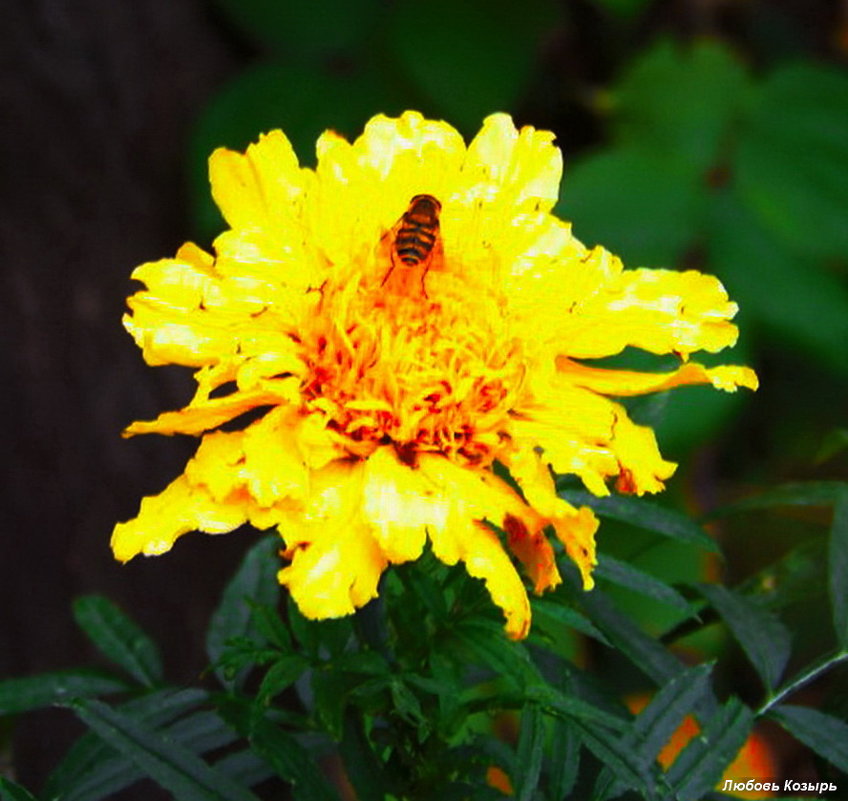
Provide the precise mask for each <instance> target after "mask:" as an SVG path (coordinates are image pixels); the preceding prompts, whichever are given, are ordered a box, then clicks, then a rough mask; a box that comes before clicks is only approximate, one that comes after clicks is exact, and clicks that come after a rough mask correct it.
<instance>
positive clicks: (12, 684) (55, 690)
mask: <svg viewBox="0 0 848 801" xmlns="http://www.w3.org/2000/svg"><path fill="white" fill-rule="evenodd" d="M128 689H129V686H128V685H127V683H126V682H125V681H124V680H123V679H119V678H117V677H115V676H110V675H109V674H108V673H102V672H99V671H95V670H63V671H58V672H56V673H42V674H40V675H38V676H27V677H25V678H20V679H7V680H6V681H4V682H0V714H2V715H16V714H18V713H20V712H29V711H30V710H33V709H44V708H45V707H49V706H53V705H54V704H57V703H62V702H64V701H67V700H68V699H69V698H77V697H89V696H95V695H110V694H112V693H120V692H126V691H127V690H128Z"/></svg>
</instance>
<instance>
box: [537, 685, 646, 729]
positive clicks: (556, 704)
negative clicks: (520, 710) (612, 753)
mask: <svg viewBox="0 0 848 801" xmlns="http://www.w3.org/2000/svg"><path fill="white" fill-rule="evenodd" d="M523 697H524V699H525V700H526V701H529V702H532V703H534V704H537V705H539V706H540V707H542V708H543V709H544V710H545V711H546V712H547V713H548V714H549V715H553V716H556V717H558V718H564V719H566V720H570V721H580V722H581V723H591V724H593V725H597V726H603V727H605V728H608V729H610V730H611V731H613V732H618V734H619V736H620V734H621V732H623V731H626V729H627V728H628V726H629V725H630V721H629V720H628V719H626V718H624V717H622V716H621V715H618V714H613V713H610V712H607V711H606V710H605V709H600V708H599V707H597V706H595V705H594V704H592V703H589V702H588V701H583V700H581V699H580V698H577V697H576V696H574V695H569V694H566V693H564V692H562V691H560V690H558V689H556V688H555V687H551V686H550V685H548V684H546V683H544V682H542V683H539V684H535V685H533V686H531V687H528V688H527V689H526V690H525V691H524V693H523Z"/></svg>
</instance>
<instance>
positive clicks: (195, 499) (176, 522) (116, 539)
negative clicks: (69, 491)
mask: <svg viewBox="0 0 848 801" xmlns="http://www.w3.org/2000/svg"><path fill="white" fill-rule="evenodd" d="M246 519H247V518H246V514H245V510H244V506H243V504H242V503H241V502H234V503H226V502H224V503H220V502H217V501H215V500H214V499H213V498H212V496H211V495H210V493H209V492H208V491H207V490H205V489H204V488H203V487H197V486H193V485H192V484H191V483H189V480H188V479H187V478H186V477H185V476H184V475H183V476H180V477H179V478H177V479H176V480H175V481H173V482H171V484H169V485H168V486H167V487H166V488H165V489H164V490H163V491H162V492H160V493H159V494H158V495H151V496H148V497H146V498H144V499H142V501H141V508H140V510H139V513H138V516H137V517H136V518H134V519H133V520H130V521H128V522H126V523H118V524H117V525H116V526H115V529H114V531H113V532H112V552H113V553H114V554H115V558H116V559H117V560H118V561H120V562H126V561H128V560H130V559H132V558H133V557H134V556H137V555H138V554H140V553H141V554H144V555H145V556H156V555H158V554H162V553H165V552H166V551H170V550H171V548H172V547H173V545H174V542H175V541H176V540H177V538H179V537H180V536H182V535H183V534H186V533H188V532H189V531H204V532H206V533H207V534H224V533H226V532H228V531H233V530H234V529H236V528H238V527H239V526H240V525H242V524H243V523H244V522H245V520H246Z"/></svg>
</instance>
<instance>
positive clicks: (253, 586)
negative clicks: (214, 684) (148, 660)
mask: <svg viewBox="0 0 848 801" xmlns="http://www.w3.org/2000/svg"><path fill="white" fill-rule="evenodd" d="M278 544H279V540H278V539H277V537H275V536H273V535H271V536H269V537H263V538H262V539H261V540H260V542H258V543H257V544H256V545H254V546H253V547H252V548H251V549H250V550H249V551H248V552H247V553H246V554H245V555H244V558H243V559H242V562H241V565H239V568H238V570H237V571H236V573H235V575H234V576H233V578H232V579H231V580H230V583H229V584H228V585H227V587H226V589H225V590H224V594H223V596H222V598H221V603H220V604H219V605H218V608H217V609H216V610H215V612H214V614H213V615H212V619H211V620H210V622H209V628H208V630H207V632H206V653H207V654H208V655H209V659H210V661H211V662H212V663H213V664H215V663H217V662H218V661H219V660H220V659H221V657H222V656H223V655H224V652H225V650H226V644H227V641H228V640H231V639H233V638H236V637H246V638H249V639H257V640H258V641H260V642H264V638H262V637H261V636H260V635H259V633H258V631H257V627H256V623H255V621H254V619H253V608H252V607H251V604H250V603H249V601H252V602H254V604H260V605H262V606H266V607H274V606H276V605H277V603H278V601H279V597H280V585H279V583H278V582H277V570H278V568H279V564H278V562H277V558H276V554H275V550H276V548H277V547H278ZM215 673H216V675H217V676H218V679H219V680H220V681H221V683H222V684H224V686H231V685H232V684H233V680H231V679H230V678H229V677H228V676H227V675H226V674H225V672H224V671H223V670H222V669H221V668H216V670H215ZM241 678H243V675H242V677H241ZM235 681H236V683H238V681H239V679H236V680H235Z"/></svg>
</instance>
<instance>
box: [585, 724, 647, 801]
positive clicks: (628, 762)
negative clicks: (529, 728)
mask: <svg viewBox="0 0 848 801" xmlns="http://www.w3.org/2000/svg"><path fill="white" fill-rule="evenodd" d="M576 725H577V727H578V728H579V729H580V736H581V739H582V740H583V744H584V745H585V746H586V747H587V748H588V749H589V750H590V751H591V752H592V753H593V754H594V755H595V756H596V757H597V758H598V759H599V760H600V761H601V763H602V764H603V765H604V766H605V767H606V768H607V769H608V770H609V771H610V772H611V773H612V775H613V776H614V778H615V780H616V781H617V782H618V783H620V785H621V786H623V787H626V788H631V789H633V790H635V791H636V792H637V793H639V794H640V795H641V796H642V797H643V798H646V799H653V798H655V797H656V789H657V777H655V776H652V775H651V772H650V771H646V770H645V767H644V765H642V764H641V762H640V760H639V759H638V758H637V756H636V754H634V753H633V750H632V749H631V748H629V747H627V746H626V745H625V744H624V742H623V740H622V739H621V737H620V736H618V735H616V734H614V733H612V732H608V731H605V730H604V729H601V728H599V727H597V726H592V725H589V724H583V723H579V722H578V723H577V724H576Z"/></svg>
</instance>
